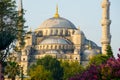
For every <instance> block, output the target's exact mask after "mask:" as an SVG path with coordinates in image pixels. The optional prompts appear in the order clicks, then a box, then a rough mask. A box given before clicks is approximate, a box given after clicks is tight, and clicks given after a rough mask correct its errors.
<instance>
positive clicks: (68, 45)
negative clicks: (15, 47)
mask: <svg viewBox="0 0 120 80" xmlns="http://www.w3.org/2000/svg"><path fill="white" fill-rule="evenodd" d="M20 1H21V0H20ZM109 6H110V2H109V0H103V2H102V10H103V12H102V20H101V26H102V39H101V44H102V47H100V46H98V45H97V44H96V43H94V42H93V41H91V40H88V39H87V38H86V36H85V34H84V32H83V31H82V30H81V29H80V28H77V27H76V26H75V25H74V24H73V23H72V22H71V21H70V20H67V19H65V18H63V17H60V15H59V13H58V6H57V7H56V12H55V14H54V16H53V17H52V18H49V19H47V20H45V21H44V22H43V23H42V24H41V25H40V26H39V27H38V28H37V29H36V30H34V31H29V32H27V34H26V36H25V43H26V44H25V47H24V48H23V49H22V50H21V55H20V62H19V63H20V65H21V66H22V67H23V73H24V75H27V69H28V67H29V66H30V65H31V64H33V63H34V62H35V61H36V60H37V59H40V58H42V57H44V56H46V55H51V56H52V57H54V58H57V59H58V60H63V61H64V60H67V61H78V62H79V63H80V64H81V65H86V64H87V63H88V61H89V60H90V59H91V58H92V57H93V56H95V55H97V54H100V53H102V54H106V47H107V45H108V44H110V42H111V41H110V40H111V35H110V23H111V21H110V17H109ZM20 7H21V8H20V9H19V10H21V9H22V1H21V5H20Z"/></svg>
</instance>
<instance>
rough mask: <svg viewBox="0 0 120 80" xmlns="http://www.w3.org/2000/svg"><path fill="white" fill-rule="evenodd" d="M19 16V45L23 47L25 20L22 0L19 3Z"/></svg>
mask: <svg viewBox="0 0 120 80" xmlns="http://www.w3.org/2000/svg"><path fill="white" fill-rule="evenodd" d="M18 17H19V21H18V30H19V32H18V42H19V43H18V44H17V45H18V47H19V49H21V46H22V43H23V42H24V41H23V36H22V34H23V26H24V22H23V5H22V0H19V5H18Z"/></svg>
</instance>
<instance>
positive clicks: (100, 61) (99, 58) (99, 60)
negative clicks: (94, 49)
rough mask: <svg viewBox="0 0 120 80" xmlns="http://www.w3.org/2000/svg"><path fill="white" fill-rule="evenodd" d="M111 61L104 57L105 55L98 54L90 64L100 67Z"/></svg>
mask: <svg viewBox="0 0 120 80" xmlns="http://www.w3.org/2000/svg"><path fill="white" fill-rule="evenodd" d="M108 59H109V57H108V56H107V55H103V54H98V55H96V56H94V57H93V58H92V59H90V62H89V64H90V65H91V64H95V65H100V64H103V63H105V62H106V61H107V60H108Z"/></svg>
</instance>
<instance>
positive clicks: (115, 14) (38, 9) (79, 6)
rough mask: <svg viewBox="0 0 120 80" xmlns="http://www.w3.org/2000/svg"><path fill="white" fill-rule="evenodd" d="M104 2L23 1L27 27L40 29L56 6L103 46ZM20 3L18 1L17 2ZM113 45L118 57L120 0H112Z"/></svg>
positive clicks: (63, 15) (80, 0)
mask: <svg viewBox="0 0 120 80" xmlns="http://www.w3.org/2000/svg"><path fill="white" fill-rule="evenodd" d="M101 1H102V0H23V6H24V9H25V10H26V12H25V19H26V23H25V25H27V26H29V27H31V28H32V30H34V29H36V28H38V27H39V26H40V24H41V23H42V22H43V21H45V20H46V19H48V18H51V17H53V15H54V13H55V8H56V4H58V6H59V14H60V16H61V17H64V18H66V19H68V20H70V21H71V22H72V23H73V24H74V25H75V26H76V27H78V26H80V29H81V30H82V31H83V32H84V34H85V35H86V37H87V38H88V39H90V40H92V41H94V42H95V43H96V44H97V45H99V46H101V42H100V40H101V28H102V27H101V23H100V21H101V16H102V8H101ZM17 2H18V0H17ZM110 2H111V6H110V18H111V20H112V23H111V25H110V28H111V35H112V39H111V45H112V49H113V52H114V55H115V56H116V55H117V53H118V48H120V0H110Z"/></svg>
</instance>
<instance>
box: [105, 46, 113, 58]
mask: <svg viewBox="0 0 120 80" xmlns="http://www.w3.org/2000/svg"><path fill="white" fill-rule="evenodd" d="M106 52H107V56H108V57H113V52H112V48H111V46H110V45H108V46H107V49H106Z"/></svg>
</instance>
